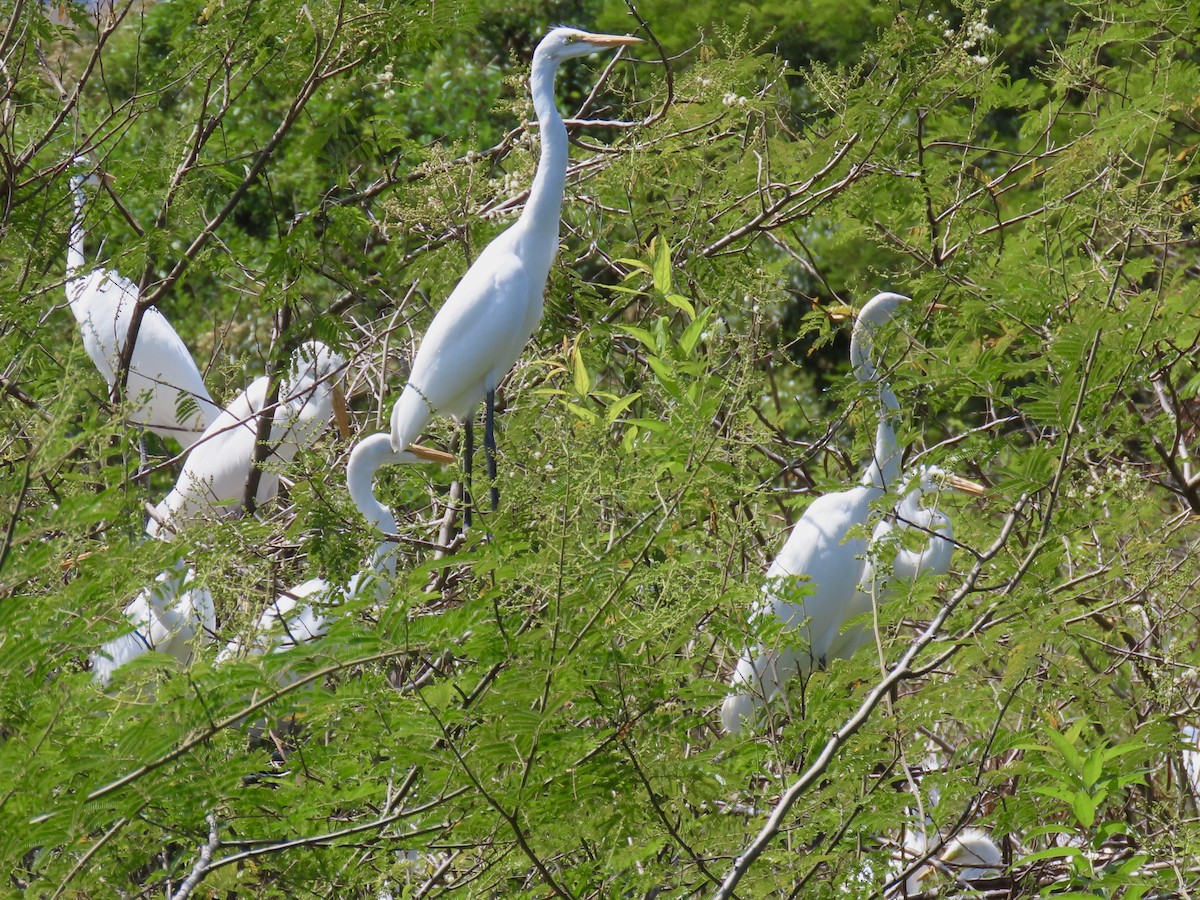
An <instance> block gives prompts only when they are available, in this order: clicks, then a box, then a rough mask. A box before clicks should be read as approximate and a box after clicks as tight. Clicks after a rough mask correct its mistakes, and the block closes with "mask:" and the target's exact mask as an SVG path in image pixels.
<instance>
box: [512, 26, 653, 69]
mask: <svg viewBox="0 0 1200 900" xmlns="http://www.w3.org/2000/svg"><path fill="white" fill-rule="evenodd" d="M641 42H642V41H641V39H640V38H635V37H630V36H629V35H616V34H591V33H589V32H587V31H580V30H579V29H578V28H555V29H553V30H551V31H550V33H549V34H547V35H546V36H545V37H544V38H542V40H541V43H539V44H538V45H537V50H535V51H534V54H533V59H534V63H535V64H536V63H537V61H538V60H546V61H548V62H553V63H555V64H557V63H560V62H562V61H563V60H564V59H570V58H571V57H573V56H586V55H587V54H589V53H595V52H596V51H597V50H615V49H616V48H618V47H624V46H627V45H629V44H640V43H641Z"/></svg>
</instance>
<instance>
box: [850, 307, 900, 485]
mask: <svg viewBox="0 0 1200 900" xmlns="http://www.w3.org/2000/svg"><path fill="white" fill-rule="evenodd" d="M907 299H908V298H907V297H904V296H902V295H900V294H878V295H876V296H875V297H873V298H872V299H871V301H870V302H868V303H867V305H866V306H864V307H863V309H862V312H860V313H859V315H858V318H857V319H855V322H854V330H853V331H852V332H851V334H850V368H851V370H852V371H853V372H854V377H855V378H857V379H858V382H859V383H860V384H870V385H873V386H874V388H875V394H876V397H877V399H878V402H879V409H878V413H877V415H878V417H879V421H878V424H877V425H876V427H875V449H874V451H873V454H872V458H871V463H870V465H869V466H867V470H866V472H864V473H863V477H862V483H863V484H866V485H871V486H873V487H876V488H879V489H881V490H888V489H890V488H892V487H893V486H894V485H895V484H896V483H897V481H898V480H899V478H900V450H899V448H898V447H897V446H896V428H895V415H896V413H897V412H899V410H900V403H899V401H898V400H897V399H896V395H895V394H894V393H893V392H892V388H891V385H889V384H888V383H887V382H886V381H884V380H883V378H881V377H880V375H879V369H878V368H877V367H876V365H875V361H874V359H872V352H871V351H872V349H873V348H874V338H875V331H876V329H878V328H879V327H880V326H881V325H883V324H884V323H885V322H889V321H891V319H892V316H893V315H894V314H895V311H896V307H897V306H899V305H900V304H901V303H903V302H904V301H905V300H907Z"/></svg>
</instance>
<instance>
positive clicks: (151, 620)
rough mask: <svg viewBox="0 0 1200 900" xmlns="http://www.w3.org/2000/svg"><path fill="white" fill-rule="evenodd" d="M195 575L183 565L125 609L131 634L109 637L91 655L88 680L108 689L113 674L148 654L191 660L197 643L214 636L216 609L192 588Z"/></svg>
mask: <svg viewBox="0 0 1200 900" xmlns="http://www.w3.org/2000/svg"><path fill="white" fill-rule="evenodd" d="M193 580H194V575H193V573H192V570H191V569H188V568H186V567H185V566H184V564H183V563H182V562H180V563H179V564H178V565H176V566H175V568H173V569H169V570H167V571H166V572H163V573H161V574H160V575H158V577H157V578H155V582H157V583H156V584H155V586H154V587H153V588H145V589H144V590H142V591H141V592H140V593H139V594H138V595H137V596H136V597H134V598H133V601H132V602H131V603H130V604H129V605H128V606H127V607H125V617H126V618H127V619H129V621H130V623H131V624H132V625H133V630H132V631H130V632H128V633H126V634H123V635H121V636H120V637H117V638H113V639H112V640H111V641H109V642H108V643H106V644H104V646H102V647H101V648H100V649H99V650H98V651H97V652H96V653H93V654H92V680H93V681H95V682H96V683H97V684H99V685H101V686H102V687H107V686H108V683H109V682H110V681H111V680H112V676H113V673H114V672H115V671H116V670H117V669H119V668H120V667H121V666H123V665H126V664H127V663H129V662H132V661H133V660H135V659H137V658H138V657H139V656H141V655H142V654H144V653H146V652H147V651H149V650H157V651H158V652H160V653H169V654H170V655H171V656H174V657H175V658H176V659H178V660H179V661H180V662H181V663H183V664H185V665H186V664H187V663H188V662H190V661H191V658H192V652H193V649H194V648H195V646H196V645H197V644H204V643H208V642H209V641H211V640H212V636H213V634H214V633H215V632H216V628H217V619H216V610H215V608H214V607H213V599H212V594H210V593H209V592H208V590H207V589H206V588H202V587H192V586H191V585H192V582H193Z"/></svg>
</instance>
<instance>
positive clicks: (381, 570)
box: [217, 432, 454, 662]
mask: <svg viewBox="0 0 1200 900" xmlns="http://www.w3.org/2000/svg"><path fill="white" fill-rule="evenodd" d="M427 452H428V454H430V456H417V455H416V454H415V453H412V452H411V451H408V450H402V451H400V452H399V453H397V452H396V451H394V450H393V449H392V445H391V436H390V435H389V434H387V433H385V432H384V433H380V434H372V435H370V436H369V437H366V438H364V439H363V440H361V441H359V442H358V443H357V444H355V446H354V449H353V450H352V451H351V452H350V459H349V460H348V461H347V463H346V487H347V488H348V489H349V491H350V499H351V500H352V501H353V502H354V505H355V507H357V508H358V511H359V512H360V513H362V516H363V518H364V519H366V520H367V524H368V525H370V526H371V527H373V528H375V529H376V530H377V531H379V532H381V533H382V534H383V535H384V540H383V541H382V542H380V544H379V546H377V547H376V548H375V550H374V552H373V553H372V554H371V558H370V559H369V560H368V561H367V564H366V566H365V567H364V568H363V569H362V570H361V571H359V572H358V573H357V574H355V575H354V577H353V578H351V579H350V581H349V582H348V583H347V584H346V585H345V586H344V587H331V586H330V584H329V582H328V581H327V580H326V579H324V578H310V579H309V580H308V581H305V582H303V583H301V584H299V585H297V586H296V587H293V588H291V589H289V590H286V591H283V592H282V593H281V594H280V595H279V596H278V597H276V598H275V599H274V601H273V602H272V603H271V605H270V606H268V607H267V609H266V611H264V612H263V614H262V615H261V616H260V617H259V619H258V621H257V623H255V626H254V629H253V634H254V637H253V640H252V642H251V643H250V645H249V647H248V648H247V649H246V650H245V651H243V649H242V648H243V643H242V641H241V640H239V639H234V640H232V641H230V642H229V643H228V644H227V645H226V646H225V648H224V649H223V650H222V651H221V653H220V655H219V656H218V657H217V661H218V662H222V661H224V660H226V659H230V658H234V657H238V656H241V655H243V652H244V653H245V654H248V655H251V656H258V655H261V654H262V653H265V652H266V651H267V650H268V649H270V648H272V647H274V648H275V650H276V651H280V650H286V649H288V648H289V647H293V646H295V645H296V644H303V643H307V642H308V641H311V640H313V639H314V638H318V637H321V636H322V635H323V634H325V632H326V631H327V630H328V628H329V625H330V623H331V622H332V621H333V618H334V612H333V608H334V607H336V606H338V605H339V604H341V603H344V602H345V601H347V600H356V599H359V598H361V597H362V596H364V595H365V594H366V593H367V591H368V590H370V591H372V592H373V594H374V597H375V601H376V602H377V603H383V602H385V601H386V600H387V599H388V595H389V593H390V590H391V583H392V580H393V579H394V578H395V577H396V556H395V550H396V543H395V541H393V540H392V539H391V537H390V535H392V534H395V532H396V517H395V516H393V515H392V511H391V510H390V509H388V508H387V507H386V506H384V505H383V504H382V503H380V502H379V500H378V499H377V498H376V497H375V490H374V481H375V475H376V473H377V472H378V471H379V469H380V468H381V467H382V466H385V465H412V464H414V463H421V462H430V461H433V462H443V463H445V462H454V457H453V456H451V455H450V454H448V453H441V452H440V451H438V450H427ZM310 598H311V600H310ZM306 600H308V601H309V602H307V603H305V604H304V606H302V607H301V606H300V604H301V603H302V602H304V601H306ZM297 607H300V608H299V609H297Z"/></svg>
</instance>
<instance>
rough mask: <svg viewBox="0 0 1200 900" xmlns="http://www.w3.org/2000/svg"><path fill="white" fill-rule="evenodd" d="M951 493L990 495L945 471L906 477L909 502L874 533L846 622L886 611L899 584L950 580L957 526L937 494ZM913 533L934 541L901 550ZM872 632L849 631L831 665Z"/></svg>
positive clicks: (837, 641) (834, 648) (830, 655)
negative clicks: (904, 537) (926, 578)
mask: <svg viewBox="0 0 1200 900" xmlns="http://www.w3.org/2000/svg"><path fill="white" fill-rule="evenodd" d="M948 488H951V489H953V490H956V491H962V492H963V493H967V494H982V493H983V490H984V489H983V486H982V485H979V484H976V483H975V482H973V481H967V480H966V479H964V478H959V477H958V476H957V475H952V474H950V473H949V472H944V471H942V470H941V469H939V468H938V467H937V466H921V467H920V468H918V469H917V470H916V471H915V472H913V473H912V474H910V475H908V476H907V477H906V478H905V486H904V489H903V490H904V492H905V493H904V498H903V499H902V500H901V501H900V503H899V504H898V505H897V506H896V508H895V509H894V510H893V511H892V513H891V514H890V515H888V516H887V517H885V518H883V519H881V520H880V521H879V523H878V524H877V525H876V526H875V530H874V531H873V532H872V534H871V544H870V548H869V550H868V552H867V560H866V565H865V566H864V567H863V574H862V581H861V582H860V585H859V589H858V590H857V591H856V592H855V596H854V597H853V599H852V600H851V601H850V603H849V605H848V606H847V608H846V615H845V617H844V618H843V621H845V620H846V619H853V618H855V617H856V616H859V615H863V614H865V613H868V612H870V611H871V609H872V608H873V607H874V608H878V607H880V606H882V605H883V604H884V603H886V602H887V601H888V600H889V599H891V597H892V594H893V590H894V587H895V583H896V582H898V581H907V582H912V581H916V579H917V578H918V577H919V576H921V575H923V574H930V575H944V574H946V572H948V571H949V570H950V561H951V559H952V557H953V556H954V527H953V525H952V524H951V522H950V517H949V516H947V515H946V514H945V513H944V512H942V511H941V510H940V509H938V508H937V506H936V503H937V495H938V494H940V493H941V492H942V491H944V490H946V489H948ZM925 495H931V496H932V497H933V498H934V499H933V503H934V504H935V505H933V506H922V505H921V500H922V497H923V496H925ZM909 530H916V531H920V532H922V533H923V534H926V535H928V538H929V539H928V540H927V541H926V542H925V544H924V545H923V546H922V547H921V548H920V549H919V550H909V549H908V548H906V547H904V546H902V545H898V543H897V541H898V539H899V538H900V532H904V531H909ZM893 550H894V553H893V552H892V551H893ZM870 633H871V632H870V631H869V630H868V629H867V628H866V627H865V626H863V625H855V626H854V627H852V628H848V629H846V631H844V632H842V633H841V634H839V635H837V636H836V637H835V638H834V639H833V641H831V642H830V644H829V646H828V648H827V649H826V653H825V661H826V662H828V661H829V660H832V659H849V658H850V657H851V656H853V655H854V653H855V651H856V650H858V648H859V647H861V646H862V645H863V643H864V642H865V641H866V639H867V637H868V636H869V635H870Z"/></svg>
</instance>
